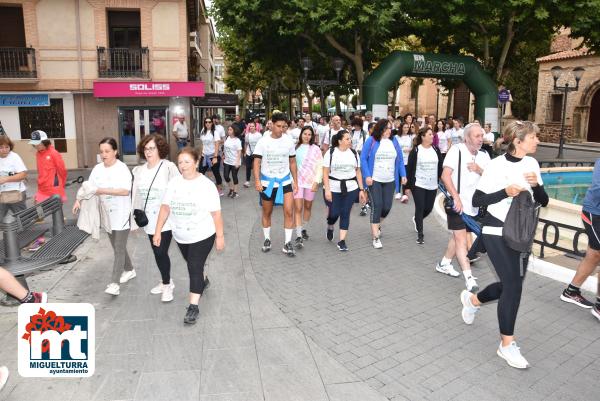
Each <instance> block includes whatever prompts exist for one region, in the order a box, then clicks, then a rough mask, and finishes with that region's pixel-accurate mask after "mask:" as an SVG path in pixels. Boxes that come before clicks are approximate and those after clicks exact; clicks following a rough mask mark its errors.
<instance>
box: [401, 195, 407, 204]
mask: <svg viewBox="0 0 600 401" xmlns="http://www.w3.org/2000/svg"><path fill="white" fill-rule="evenodd" d="M400 202H402V203H408V196H407V195H402V197H401V198H400Z"/></svg>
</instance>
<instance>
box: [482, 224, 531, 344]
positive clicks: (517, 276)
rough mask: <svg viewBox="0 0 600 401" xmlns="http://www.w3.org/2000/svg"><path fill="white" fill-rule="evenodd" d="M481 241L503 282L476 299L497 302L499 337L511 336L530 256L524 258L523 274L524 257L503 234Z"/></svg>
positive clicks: (486, 235)
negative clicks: (509, 245) (508, 244)
mask: <svg viewBox="0 0 600 401" xmlns="http://www.w3.org/2000/svg"><path fill="white" fill-rule="evenodd" d="M481 238H482V240H483V244H484V245H485V248H486V249H487V253H488V256H489V258H490V260H491V261H492V265H494V269H495V270H496V273H497V274H498V277H499V278H500V282H499V283H493V284H490V285H488V286H487V287H485V288H484V289H483V290H482V291H480V292H479V293H478V294H477V299H478V300H479V302H481V303H486V302H490V301H495V300H498V324H499V325H500V334H502V335H505V336H512V335H513V334H514V331H515V321H516V320H517V312H518V311H519V304H520V303H521V292H522V290H523V280H524V279H525V272H526V271H527V261H528V259H529V256H528V257H527V258H523V273H522V274H521V265H520V260H519V259H520V257H521V254H520V253H519V252H517V251H515V250H513V249H510V248H509V247H507V246H506V244H505V242H504V239H503V238H502V237H501V236H500V235H490V234H482V235H481Z"/></svg>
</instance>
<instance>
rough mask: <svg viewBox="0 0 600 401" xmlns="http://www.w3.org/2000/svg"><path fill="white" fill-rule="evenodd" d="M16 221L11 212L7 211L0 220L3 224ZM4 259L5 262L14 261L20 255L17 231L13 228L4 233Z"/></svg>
mask: <svg viewBox="0 0 600 401" xmlns="http://www.w3.org/2000/svg"><path fill="white" fill-rule="evenodd" d="M15 221H16V219H15V217H14V216H13V215H12V213H7V214H6V216H5V217H4V219H3V220H2V222H3V223H5V224H11V223H14V222H15ZM3 234H4V260H5V262H6V263H10V262H16V261H17V260H19V258H20V257H21V250H20V249H19V238H18V235H17V232H16V231H14V230H8V231H5V232H4V233H3Z"/></svg>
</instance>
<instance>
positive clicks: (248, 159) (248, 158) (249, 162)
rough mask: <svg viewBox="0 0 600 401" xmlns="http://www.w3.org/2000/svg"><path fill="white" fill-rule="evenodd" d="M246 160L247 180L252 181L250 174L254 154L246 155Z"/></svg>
mask: <svg viewBox="0 0 600 401" xmlns="http://www.w3.org/2000/svg"><path fill="white" fill-rule="evenodd" d="M244 162H245V164H246V181H250V174H251V173H252V162H253V160H252V156H244Z"/></svg>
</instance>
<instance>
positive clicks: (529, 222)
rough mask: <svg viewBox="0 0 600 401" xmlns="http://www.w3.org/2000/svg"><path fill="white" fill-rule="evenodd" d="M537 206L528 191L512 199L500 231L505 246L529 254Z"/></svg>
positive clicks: (535, 224) (535, 222)
mask: <svg viewBox="0 0 600 401" xmlns="http://www.w3.org/2000/svg"><path fill="white" fill-rule="evenodd" d="M539 206H540V205H539V204H538V203H537V202H535V201H534V200H533V198H532V196H531V194H530V193H529V191H522V192H520V193H519V195H517V196H515V197H514V198H513V200H512V203H511V204H510V209H508V213H507V214H506V219H505V220H504V228H503V229H502V238H504V242H505V243H506V246H508V247H509V248H511V249H513V250H515V251H517V252H521V253H522V254H529V253H531V247H532V245H533V239H534V237H535V231H536V229H537V225H538V219H539V214H540V207H539Z"/></svg>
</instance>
